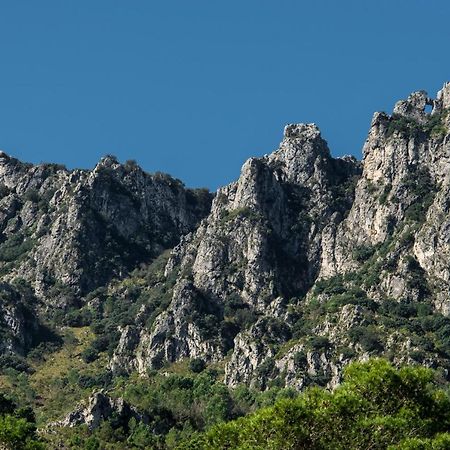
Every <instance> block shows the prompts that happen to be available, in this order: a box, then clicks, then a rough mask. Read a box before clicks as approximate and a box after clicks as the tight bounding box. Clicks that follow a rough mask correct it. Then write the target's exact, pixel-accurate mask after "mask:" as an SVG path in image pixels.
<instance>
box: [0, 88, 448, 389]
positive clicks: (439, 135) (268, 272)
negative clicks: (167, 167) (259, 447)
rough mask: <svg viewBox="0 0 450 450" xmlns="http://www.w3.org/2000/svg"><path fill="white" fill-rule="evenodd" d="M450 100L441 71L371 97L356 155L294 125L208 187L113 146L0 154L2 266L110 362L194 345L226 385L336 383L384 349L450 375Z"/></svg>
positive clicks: (129, 365) (136, 360) (126, 364)
mask: <svg viewBox="0 0 450 450" xmlns="http://www.w3.org/2000/svg"><path fill="white" fill-rule="evenodd" d="M427 106H429V107H431V108H432V109H431V112H428V110H427V109H428V108H427ZM449 108H450V84H448V83H447V84H445V85H444V87H443V89H442V90H441V91H440V92H439V93H438V94H437V96H436V98H435V99H432V98H430V97H429V96H428V94H427V93H426V92H424V91H418V92H415V93H413V94H411V95H410V96H409V97H408V98H407V99H406V100H401V101H399V102H397V103H396V105H395V107H394V110H393V113H392V114H391V115H389V114H386V113H376V114H375V115H374V116H373V119H372V123H371V126H370V130H369V134H368V138H367V140H366V142H365V144H364V148H363V155H364V156H363V161H362V162H358V161H357V160H356V159H355V158H353V157H343V158H333V157H332V156H331V155H330V151H329V149H328V146H327V143H326V142H325V141H324V139H323V138H322V136H321V134H320V131H319V129H318V127H317V126H316V125H314V124H291V125H288V126H286V128H285V130H284V135H283V139H282V142H281V143H280V146H279V148H278V149H277V150H276V151H275V152H273V153H272V154H270V155H266V156H264V157H261V158H251V159H249V160H248V161H247V162H246V163H245V164H244V165H243V167H242V170H241V174H240V176H239V178H238V180H237V181H235V182H233V183H231V184H230V185H228V186H225V187H223V188H220V189H219V190H218V192H217V194H216V195H215V197H214V199H213V200H212V203H211V199H212V196H211V195H210V194H208V193H207V192H204V191H192V190H187V189H185V188H184V186H183V185H182V184H181V182H179V181H177V180H174V179H172V178H170V177H168V176H163V175H149V174H146V173H145V172H143V171H142V170H141V169H140V168H138V167H137V166H136V165H135V164H132V163H127V164H125V165H121V164H119V163H118V162H117V161H116V160H115V159H114V158H111V157H107V158H105V159H103V160H102V161H101V162H100V163H99V164H98V165H97V167H96V168H95V169H94V170H93V171H80V170H75V171H67V170H65V169H64V168H61V167H57V166H51V165H39V166H31V165H26V164H22V163H19V162H18V161H16V160H14V159H12V158H9V157H8V156H6V155H4V154H3V155H0V163H1V164H0V180H1V181H2V183H3V184H2V186H3V187H2V189H1V194H2V198H1V200H0V231H1V232H2V235H1V236H2V239H3V242H2V243H1V244H0V260H2V261H3V263H2V266H1V268H2V270H3V274H4V275H3V278H4V281H6V282H12V280H13V279H15V278H22V279H24V280H26V281H27V282H28V283H29V284H30V286H31V288H32V291H33V295H34V296H35V298H36V299H37V300H36V301H37V303H36V309H38V310H41V311H45V310H46V309H47V311H48V310H50V309H52V308H53V309H54V308H55V307H59V308H61V309H64V308H66V309H68V306H70V305H71V306H75V307H77V308H79V307H81V308H82V310H83V312H86V311H87V312H89V314H90V317H95V318H96V321H97V322H96V328H95V329H96V330H98V331H97V332H98V333H106V331H105V329H107V330H108V331H107V332H108V333H109V334H108V339H109V338H110V337H111V336H112V337H111V345H110V350H114V352H113V355H112V357H111V359H110V364H109V366H110V368H111V370H112V371H113V373H115V374H118V373H120V374H123V373H124V372H125V373H126V372H128V373H130V372H133V371H138V372H139V373H140V374H141V375H146V374H147V373H148V371H149V370H157V369H160V368H161V367H163V366H164V365H167V364H171V363H174V362H177V361H180V360H183V359H189V358H199V359H202V360H203V361H204V362H205V363H207V364H216V365H218V366H219V367H225V368H224V380H225V383H227V384H228V385H229V386H231V387H235V386H237V385H238V384H239V383H246V384H248V385H251V386H255V387H258V388H262V389H266V388H268V387H270V386H271V385H273V384H276V385H280V386H281V385H284V386H292V387H295V388H297V389H301V388H303V387H304V386H306V385H309V384H313V383H317V384H322V385H328V386H329V387H334V386H336V384H337V383H339V381H340V379H341V375H342V370H343V368H344V367H345V365H346V364H347V363H348V362H350V361H351V360H353V359H366V358H368V357H370V356H373V355H383V356H385V357H387V358H389V359H390V360H392V361H394V362H396V363H399V364H400V363H402V362H417V363H420V364H423V365H426V366H433V367H440V368H441V370H442V373H443V374H444V375H446V374H448V373H449V370H450V339H448V330H449V329H450V319H449V318H448V317H447V316H448V313H449V311H450V302H449V300H448V292H449V291H450V271H449V268H448V261H449V256H450V232H449V230H450V219H449V212H450V201H449V198H450V175H449V174H450V140H449V139H448V136H449V126H450V114H449ZM169 248H171V249H172V250H171V252H170V254H167V253H164V250H167V249H169ZM98 287H102V292H100V293H99V292H97V291H95V290H94V289H95V288H98ZM88 294H89V295H88ZM39 302H42V304H41V303H39ZM107 302H109V303H108V305H109V306H108V308H109V310H108V308H105V307H104V305H105V303H107ZM114 302H115V303H114ZM111 304H113V305H114V307H111ZM124 305H125V306H124ZM0 308H3V309H1V310H2V311H3V316H4V318H5V320H4V323H9V325H4V326H7V327H9V328H11V329H16V330H17V329H18V328H17V327H15V328H14V325H13V324H14V323H15V321H14V320H13V319H11V318H9V319H8V317H10V316H11V314H10V316H8V313H7V312H5V311H6V310H7V309H6V308H7V307H6V306H0ZM114 309H116V310H119V309H120V310H121V313H120V314H119V313H117V311H114ZM14 317H15V316H14ZM17 317H18V316H17ZM8 320H9V322H8ZM101 320H103V322H102V323H100V321H101ZM16 322H17V321H16ZM111 330H113V331H112V332H111ZM19 334H20V333H19ZM104 337H105V336H104ZM5 342H6V341H5ZM8 342H10V341H8ZM7 345H9V348H12V345H13V344H12V341H11V343H10V344H7ZM114 347H115V349H114Z"/></svg>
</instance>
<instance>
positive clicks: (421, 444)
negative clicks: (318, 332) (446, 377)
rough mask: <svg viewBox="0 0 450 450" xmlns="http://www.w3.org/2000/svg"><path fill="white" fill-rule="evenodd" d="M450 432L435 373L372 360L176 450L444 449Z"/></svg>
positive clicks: (448, 402) (447, 405) (448, 410)
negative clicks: (335, 381)
mask: <svg viewBox="0 0 450 450" xmlns="http://www.w3.org/2000/svg"><path fill="white" fill-rule="evenodd" d="M449 431H450V399H449V396H448V395H447V393H446V392H445V391H444V390H442V389H440V388H439V387H438V385H437V382H436V379H435V374H434V373H433V371H431V370H429V369H425V368H422V367H414V368H412V367H403V368H401V369H395V368H394V367H393V366H391V365H390V364H389V363H388V362H386V361H384V360H379V359H378V360H372V361H370V362H368V363H354V364H352V365H350V366H349V367H348V368H347V370H346V372H345V382H344V383H343V385H342V386H341V387H339V388H338V389H336V390H335V391H333V392H328V391H326V390H323V389H319V388H312V389H309V390H307V391H306V392H304V393H303V394H302V395H300V396H299V397H297V398H295V399H284V400H281V401H279V402H277V403H276V404H275V405H274V406H273V407H269V408H264V409H261V410H258V411H257V412H255V413H253V414H251V415H249V416H247V417H244V418H241V419H238V420H235V421H231V422H228V423H224V424H219V425H216V426H214V427H212V428H211V429H210V430H209V431H208V432H206V433H204V434H197V435H195V436H193V437H192V438H191V439H189V440H187V441H185V442H184V443H182V444H181V445H180V446H179V447H178V449H180V450H181V449H183V450H188V449H192V450H194V449H195V450H200V449H205V450H206V449H208V450H212V449H215V450H220V449H230V450H231V449H236V450H238V449H239V450H244V449H245V450H247V449H248V450H250V449H252V450H266V449H270V450H278V449H279V450H287V449H333V450H339V449H342V450H344V449H345V450H347V449H369V448H377V449H386V448H389V449H392V450H393V449H406V448H408V449H413V448H414V449H419V448H420V449H422V448H423V449H428V448H430V449H431V448H442V449H444V448H449V447H448V444H449V442H450V434H443V433H448V432H449Z"/></svg>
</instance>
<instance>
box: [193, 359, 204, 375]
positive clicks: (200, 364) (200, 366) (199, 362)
mask: <svg viewBox="0 0 450 450" xmlns="http://www.w3.org/2000/svg"><path fill="white" fill-rule="evenodd" d="M205 368H206V363H205V361H204V360H203V359H201V358H194V359H191V361H190V362H189V369H190V370H191V371H192V372H194V373H200V372H203V370H205Z"/></svg>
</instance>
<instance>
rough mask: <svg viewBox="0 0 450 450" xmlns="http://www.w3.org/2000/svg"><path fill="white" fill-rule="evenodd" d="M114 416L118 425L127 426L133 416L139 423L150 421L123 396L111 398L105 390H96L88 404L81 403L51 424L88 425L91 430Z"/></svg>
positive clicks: (65, 425) (63, 425)
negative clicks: (61, 418)
mask: <svg viewBox="0 0 450 450" xmlns="http://www.w3.org/2000/svg"><path fill="white" fill-rule="evenodd" d="M112 418H114V421H115V423H116V424H115V425H116V426H119V425H120V424H122V425H124V426H127V424H128V422H129V421H130V419H132V418H134V419H135V420H136V422H138V423H139V422H143V423H148V417H146V416H145V415H144V414H141V413H139V412H138V411H137V410H136V409H135V408H133V407H132V406H130V405H129V404H128V403H127V402H125V401H124V399H123V398H111V397H110V396H108V395H106V394H104V393H103V392H96V393H94V394H92V395H91V396H90V397H89V399H88V402H87V405H80V406H79V407H78V409H76V410H75V411H72V412H71V413H69V414H68V415H67V416H66V417H65V418H64V419H63V420H61V421H59V422H55V423H53V424H51V425H50V426H62V427H75V426H77V425H87V427H88V428H89V429H90V430H94V429H95V428H98V427H99V426H100V424H101V423H102V422H103V421H105V420H110V419H112Z"/></svg>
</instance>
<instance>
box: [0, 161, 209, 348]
mask: <svg viewBox="0 0 450 450" xmlns="http://www.w3.org/2000/svg"><path fill="white" fill-rule="evenodd" d="M0 191H1V192H0V196H1V199H0V231H1V234H0V242H1V243H0V271H1V274H2V282H3V284H2V286H1V288H0V289H1V295H2V299H3V301H2V303H1V305H0V308H1V311H2V314H1V315H0V316H1V317H2V319H3V322H4V326H3V330H8V332H7V335H9V336H11V339H13V340H14V342H15V343H14V344H13V343H12V342H11V343H10V344H7V345H6V347H8V348H9V349H10V350H11V349H12V348H13V347H14V348H15V349H16V350H19V351H21V352H22V353H23V351H24V350H25V349H26V348H27V347H29V345H25V344H26V342H25V341H27V339H28V337H27V333H28V331H29V327H25V328H26V329H24V330H22V329H20V328H21V324H23V323H24V320H23V317H24V316H27V317H33V316H35V319H36V320H35V321H34V322H37V321H38V320H39V318H48V317H55V316H58V317H59V318H61V316H63V315H64V314H67V312H68V311H70V310H71V309H74V308H80V307H82V306H83V305H84V304H85V302H86V299H85V296H86V294H88V293H89V292H91V291H93V290H94V289H96V288H98V287H100V286H104V285H105V284H107V283H109V282H110V281H111V280H112V279H114V278H119V279H120V278H123V277H124V276H126V274H127V273H128V272H129V271H130V270H132V269H133V268H135V267H136V266H138V265H139V264H141V263H147V262H150V261H152V260H153V259H154V258H155V257H157V256H158V255H159V254H161V253H162V252H163V251H164V250H166V249H168V248H171V247H173V246H174V245H175V244H177V243H178V241H179V240H180V237H181V236H182V235H184V234H187V233H189V232H190V231H193V230H194V229H195V228H196V226H197V225H198V223H199V221H200V220H201V219H202V218H203V217H204V216H205V215H206V214H207V213H208V212H209V210H210V204H211V199H212V195H211V194H209V193H208V192H207V191H206V190H191V189H186V188H185V187H184V186H183V184H182V183H181V182H180V181H179V180H176V179H173V178H171V177H170V176H168V175H165V174H161V173H156V174H155V175H149V174H147V173H145V172H144V171H142V170H141V169H140V168H139V167H138V166H137V165H136V163H134V162H133V161H128V162H127V163H125V164H124V165H122V164H119V163H118V161H117V160H116V159H115V158H114V157H111V156H107V157H105V158H103V159H102V160H101V161H100V162H99V163H98V164H97V166H96V167H95V168H94V169H93V170H92V171H87V170H67V169H65V168H64V167H61V166H57V165H55V164H39V165H36V166H33V165H31V164H24V163H21V162H19V161H18V160H16V159H14V158H11V157H9V156H7V155H6V154H5V153H1V154H0ZM14 296H15V300H14V301H13V302H11V301H10V300H8V299H10V298H11V297H14ZM36 326H37V325H36V323H35V327H36ZM8 339H9V338H8Z"/></svg>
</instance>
